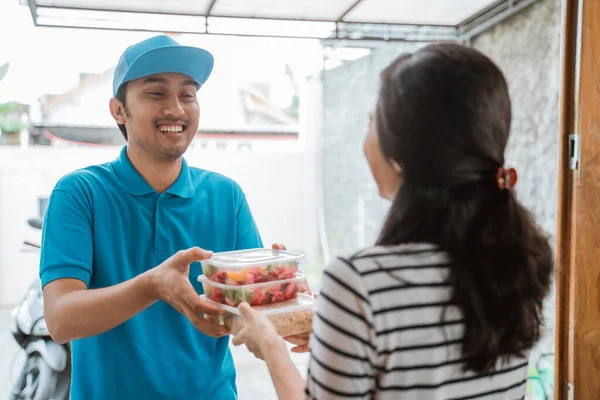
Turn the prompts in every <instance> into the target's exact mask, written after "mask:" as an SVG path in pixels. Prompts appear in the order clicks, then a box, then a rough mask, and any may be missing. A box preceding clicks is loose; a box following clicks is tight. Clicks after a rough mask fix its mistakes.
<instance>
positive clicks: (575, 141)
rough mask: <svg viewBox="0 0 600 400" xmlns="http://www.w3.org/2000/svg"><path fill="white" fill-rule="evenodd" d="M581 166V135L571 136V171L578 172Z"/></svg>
mask: <svg viewBox="0 0 600 400" xmlns="http://www.w3.org/2000/svg"><path fill="white" fill-rule="evenodd" d="M578 166H579V135H578V134H577V133H575V134H572V135H569V169H570V170H576V169H577V167H578Z"/></svg>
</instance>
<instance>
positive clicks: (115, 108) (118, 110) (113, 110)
mask: <svg viewBox="0 0 600 400" xmlns="http://www.w3.org/2000/svg"><path fill="white" fill-rule="evenodd" d="M109 108H110V114H111V115H112V117H113V118H114V120H115V122H116V123H117V124H121V125H124V124H125V106H124V105H123V104H122V103H121V102H120V101H119V100H117V99H116V98H115V97H113V98H111V99H110V103H109Z"/></svg>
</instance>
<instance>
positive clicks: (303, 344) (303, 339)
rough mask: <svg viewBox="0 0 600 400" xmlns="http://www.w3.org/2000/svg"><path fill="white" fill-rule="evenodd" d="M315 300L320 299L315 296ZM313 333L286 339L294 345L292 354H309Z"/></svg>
mask: <svg viewBox="0 0 600 400" xmlns="http://www.w3.org/2000/svg"><path fill="white" fill-rule="evenodd" d="M313 296H315V299H316V298H318V296H319V295H318V294H314V295H313ZM311 333H312V331H311V332H306V333H301V334H299V335H294V336H288V337H285V338H284V339H285V341H286V342H289V343H291V344H293V345H294V346H295V347H292V350H291V351H292V353H308V352H309V351H310V347H309V346H308V344H309V340H310V334H311Z"/></svg>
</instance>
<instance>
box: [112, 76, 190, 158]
mask: <svg viewBox="0 0 600 400" xmlns="http://www.w3.org/2000/svg"><path fill="white" fill-rule="evenodd" d="M197 89H198V87H197V85H196V83H195V82H194V81H193V80H192V79H191V78H190V77H188V76H186V75H182V74H177V73H164V74H157V75H151V76H148V77H144V78H140V79H136V80H134V81H131V82H129V83H128V84H127V88H126V105H125V113H124V115H123V118H124V123H125V126H126V127H127V134H128V142H129V144H128V145H129V146H134V147H136V148H138V149H139V150H142V151H143V152H144V153H146V154H147V155H148V156H149V157H151V158H152V159H154V160H156V161H175V160H177V159H179V157H181V156H182V155H183V153H185V151H186V150H187V148H188V147H189V145H190V143H191V141H192V140H193V139H194V136H195V135H196V132H197V131H198V123H199V118H200V106H199V104H198V98H197Z"/></svg>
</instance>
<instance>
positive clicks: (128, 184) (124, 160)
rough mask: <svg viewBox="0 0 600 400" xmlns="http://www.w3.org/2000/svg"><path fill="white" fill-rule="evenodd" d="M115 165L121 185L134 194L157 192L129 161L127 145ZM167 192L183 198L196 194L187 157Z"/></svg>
mask: <svg viewBox="0 0 600 400" xmlns="http://www.w3.org/2000/svg"><path fill="white" fill-rule="evenodd" d="M113 167H114V170H115V173H116V175H117V177H118V178H119V180H120V181H121V185H122V186H123V188H124V189H125V190H126V191H127V192H128V193H129V194H131V195H132V196H144V195H147V194H150V193H156V191H155V190H154V188H153V187H152V186H150V184H149V183H148V182H146V180H145V179H144V177H143V176H142V175H140V173H139V172H138V171H137V170H136V169H135V167H134V166H133V164H132V163H131V161H129V157H128V156H127V146H123V148H122V149H121V152H120V154H119V157H118V158H117V159H116V160H115V161H113ZM166 193H169V194H172V195H175V196H178V197H183V198H191V197H194V195H195V194H196V191H195V189H194V185H193V183H192V177H191V174H190V167H189V166H188V164H187V161H185V159H182V162H181V172H180V173H179V176H178V177H177V179H176V180H175V182H173V184H172V185H171V187H169V188H168V189H167V190H166Z"/></svg>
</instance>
